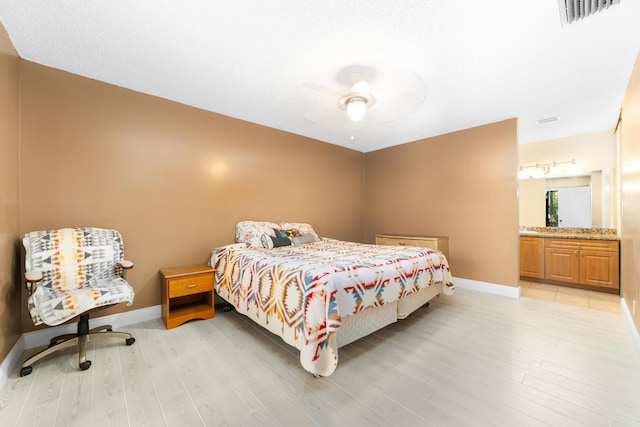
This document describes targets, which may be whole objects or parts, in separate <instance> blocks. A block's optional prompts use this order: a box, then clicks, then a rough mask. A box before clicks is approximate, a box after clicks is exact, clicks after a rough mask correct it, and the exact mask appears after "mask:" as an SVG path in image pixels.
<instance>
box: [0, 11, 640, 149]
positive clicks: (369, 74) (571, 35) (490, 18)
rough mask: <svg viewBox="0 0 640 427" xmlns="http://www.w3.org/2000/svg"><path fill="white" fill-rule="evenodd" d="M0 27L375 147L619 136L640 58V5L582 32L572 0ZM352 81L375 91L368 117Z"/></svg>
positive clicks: (60, 60) (178, 94)
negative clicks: (477, 137) (361, 114)
mask: <svg viewBox="0 0 640 427" xmlns="http://www.w3.org/2000/svg"><path fill="white" fill-rule="evenodd" d="M0 21H1V22H2V23H3V25H4V26H5V28H6V30H7V32H8V33H9V36H10V38H11V40H12V42H13V44H14V46H15V48H16V50H17V51H18V53H19V55H20V56H21V57H22V58H24V59H26V60H29V61H33V62H36V63H39V64H43V65H46V66H50V67H54V68H58V69H61V70H65V71H68V72H71V73H75V74H79V75H82V76H86V77H89V78H92V79H97V80H101V81H104V82H108V83H112V84H115V85H118V86H122V87H125V88H129V89H133V90H135V91H139V92H143V93H148V94H152V95H156V96H159V97H162V98H166V99H170V100H173V101H177V102H181V103H184V104H188V105H192V106H194V107H198V108H202V109H205V110H209V111H214V112H217V113H221V114H224V115H227V116H231V117H236V118H239V119H243V120H247V121H250V122H254V123H259V124H262V125H265V126H270V127H273V128H278V129H282V130H285V131H288V132H292V133H296V134H299V135H304V136H308V137H311V138H315V139H319V140H321V141H326V142H329V143H333V144H337V145H342V146H345V147H349V148H353V149H356V150H359V151H362V152H368V151H372V150H376V149H379V148H383V147H387V146H392V145H397V144H402V143H405V142H410V141H414V140H417V139H421V138H426V137H430V136H435V135H440V134H443V133H448V132H452V131H456V130H460V129H465V128H469V127H473V126H478V125H482V124H486V123H491V122H495V121H500V120H505V119H509V118H513V117H517V118H518V119H519V139H520V142H521V143H527V142H533V141H540V140H545V139H551V138H559V137H564V136H569V135H577V134H582V133H588V132H594V131H600V130H607V129H613V128H614V127H615V124H616V120H617V117H618V114H619V110H620V107H621V104H622V100H623V96H624V93H625V90H626V86H627V83H628V80H629V76H630V74H631V70H632V68H633V64H634V62H635V59H636V56H637V54H638V50H639V48H640V1H638V0H622V1H621V3H620V4H619V5H615V6H612V7H610V8H609V9H608V10H605V11H604V12H600V13H598V14H596V15H594V16H591V17H589V18H586V19H584V20H582V21H580V22H578V23H576V24H571V25H568V26H561V24H560V14H559V10H558V1H557V0H527V1H524V0H482V1H478V0H466V1H465V0H447V1H442V0H437V1H436V0H351V1H344V0H325V1H315V2H310V1H299V0H298V1H295V0H276V1H258V0H233V1H212V0H209V1H207V0H191V1H188V2H187V1H178V0H173V1H171V0H162V1H160V0H136V1H130V0H110V1H104V0H65V1H53V0H49V1H43V0H2V1H0ZM353 71H356V72H359V73H360V74H361V75H362V76H364V77H365V78H366V79H367V80H368V82H369V84H370V87H371V91H372V93H373V95H374V96H375V97H376V103H375V104H374V105H373V106H372V107H371V108H370V109H369V111H368V112H367V115H366V116H365V118H364V119H363V120H362V121H360V122H357V123H352V122H350V121H349V120H348V119H347V117H346V114H345V112H344V111H342V110H340V109H339V108H338V98H339V97H340V96H341V95H344V94H347V93H349V91H350V90H349V88H350V84H349V82H348V80H349V78H350V76H351V74H352V72H353ZM554 116H558V117H559V118H560V119H559V120H557V121H554V122H550V123H546V124H543V125H538V124H536V121H537V120H539V119H545V118H548V117H554Z"/></svg>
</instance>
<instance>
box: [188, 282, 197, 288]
mask: <svg viewBox="0 0 640 427" xmlns="http://www.w3.org/2000/svg"><path fill="white" fill-rule="evenodd" d="M196 287H198V284H197V283H192V284H190V285H187V286H186V288H189V289H191V288H196Z"/></svg>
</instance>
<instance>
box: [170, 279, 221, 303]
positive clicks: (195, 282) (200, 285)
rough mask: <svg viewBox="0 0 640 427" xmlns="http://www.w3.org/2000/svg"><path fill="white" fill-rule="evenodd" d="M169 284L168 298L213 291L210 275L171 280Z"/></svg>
mask: <svg viewBox="0 0 640 427" xmlns="http://www.w3.org/2000/svg"><path fill="white" fill-rule="evenodd" d="M168 282H169V298H176V297H181V296H184V295H193V294H197V293H200V292H207V291H212V290H213V281H212V280H211V274H203V275H198V276H196V275H191V276H188V277H181V278H172V279H169V280H168Z"/></svg>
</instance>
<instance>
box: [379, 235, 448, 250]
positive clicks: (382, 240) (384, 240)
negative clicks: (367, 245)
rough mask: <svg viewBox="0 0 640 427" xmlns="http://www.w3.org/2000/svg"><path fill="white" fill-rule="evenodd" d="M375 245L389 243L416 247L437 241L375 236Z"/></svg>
mask: <svg viewBox="0 0 640 427" xmlns="http://www.w3.org/2000/svg"><path fill="white" fill-rule="evenodd" d="M376 244H377V245H390V246H417V247H421V248H424V247H429V245H433V246H437V245H438V241H437V240H435V239H407V238H403V237H382V236H377V237H376Z"/></svg>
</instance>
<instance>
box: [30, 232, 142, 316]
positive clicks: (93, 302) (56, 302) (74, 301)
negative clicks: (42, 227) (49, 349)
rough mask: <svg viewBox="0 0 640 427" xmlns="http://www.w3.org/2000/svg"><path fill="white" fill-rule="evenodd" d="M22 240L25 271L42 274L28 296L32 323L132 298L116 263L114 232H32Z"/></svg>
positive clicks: (118, 244) (118, 246)
mask: <svg viewBox="0 0 640 427" xmlns="http://www.w3.org/2000/svg"><path fill="white" fill-rule="evenodd" d="M23 244H24V247H25V251H26V259H25V270H26V271H41V272H42V274H43V278H42V280H41V281H40V282H38V283H37V287H36V290H35V292H34V293H33V294H32V295H30V296H29V301H28V306H29V313H30V314H31V318H32V319H33V323H34V324H36V325H39V324H41V323H46V324H47V325H50V326H55V325H59V324H61V323H64V322H66V321H67V320H69V319H71V318H73V317H75V316H77V315H79V314H82V313H83V312H85V311H87V310H90V309H92V308H96V307H102V306H105V305H110V304H116V303H119V302H128V303H129V305H131V303H132V302H133V297H134V291H133V288H131V286H129V284H128V283H127V282H126V281H125V280H124V279H123V278H122V277H120V275H119V274H120V271H119V267H118V266H117V265H116V263H117V262H118V261H121V260H122V259H123V256H124V250H123V243H122V236H120V233H118V232H117V231H115V230H105V229H100V228H65V229H60V230H47V231H34V232H31V233H27V234H25V236H24V238H23Z"/></svg>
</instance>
